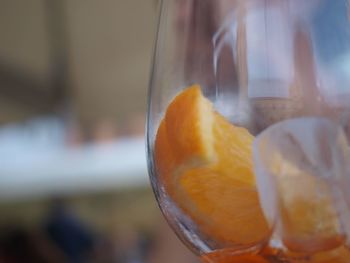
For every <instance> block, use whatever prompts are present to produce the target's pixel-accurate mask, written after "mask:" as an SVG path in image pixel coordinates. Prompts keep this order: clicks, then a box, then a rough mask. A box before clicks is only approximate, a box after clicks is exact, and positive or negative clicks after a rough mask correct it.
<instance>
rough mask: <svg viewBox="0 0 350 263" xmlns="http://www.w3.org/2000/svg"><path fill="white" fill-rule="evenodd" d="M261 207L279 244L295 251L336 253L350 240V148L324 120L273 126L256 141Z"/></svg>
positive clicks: (317, 119) (336, 126)
mask: <svg viewBox="0 0 350 263" xmlns="http://www.w3.org/2000/svg"><path fill="white" fill-rule="evenodd" d="M253 153H254V165H255V174H256V178H257V185H258V190H259V196H260V202H261V206H262V208H263V210H264V213H265V216H266V218H267V219H268V221H269V224H270V226H271V227H274V229H275V233H274V236H275V237H277V240H280V241H282V242H283V244H284V245H285V246H286V247H287V248H288V249H290V250H292V251H297V252H316V251H321V250H325V249H332V248H335V247H338V246H340V245H341V244H343V243H344V241H345V239H346V236H350V235H349V234H350V231H349V230H350V227H349V224H350V212H349V205H348V204H349V203H350V199H349V195H350V194H349V192H350V183H349V182H350V179H349V176H350V174H349V171H350V169H349V161H350V159H349V146H348V143H347V139H346V137H345V134H344V132H343V130H342V128H341V127H340V126H338V125H336V124H335V123H333V122H331V121H329V120H327V119H324V118H298V119H291V120H287V121H283V122H280V123H278V124H275V125H273V126H271V127H270V128H268V129H267V130H265V131H264V132H263V133H262V134H260V135H259V136H258V137H257V138H256V140H255V142H254V150H253Z"/></svg>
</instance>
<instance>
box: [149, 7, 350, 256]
mask: <svg viewBox="0 0 350 263" xmlns="http://www.w3.org/2000/svg"><path fill="white" fill-rule="evenodd" d="M193 84H196V85H197V87H200V90H201V93H202V94H203V96H204V97H205V98H206V99H208V100H209V101H210V102H211V103H212V105H213V107H214V109H215V111H216V112H218V113H219V114H220V115H221V116H223V117H224V118H225V119H226V120H227V121H229V122H230V123H232V124H233V125H234V126H235V127H242V128H244V129H245V130H246V131H248V132H249V134H251V135H252V136H254V137H255V136H258V138H261V139H263V138H267V137H266V136H267V135H269V134H266V136H265V137H263V136H260V135H261V134H264V132H268V131H269V130H270V127H272V126H274V125H276V124H277V125H278V124H281V125H283V123H284V122H285V121H288V120H294V121H295V122H294V124H293V125H299V123H300V125H301V127H302V128H303V129H304V130H305V132H306V133H308V132H310V131H311V130H313V129H315V127H316V126H308V125H309V124H310V123H311V124H312V123H314V121H315V120H316V122H315V123H316V124H317V125H320V123H324V121H325V120H329V121H330V123H331V124H329V123H326V124H325V125H326V126H317V127H322V129H323V128H324V127H326V128H325V129H326V130H327V129H328V128H329V129H330V130H332V127H336V129H337V131H338V130H339V134H340V135H339V136H340V137H341V138H343V137H344V138H345V139H344V138H343V139H344V140H345V141H346V140H347V137H348V136H349V130H348V125H349V120H350V115H349V114H350V22H349V6H348V2H347V1H345V0H335V1H327V0H309V1H305V0H283V1H281V0H163V1H162V2H161V15H160V20H159V25H158V36H157V42H156V48H155V55H154V63H153V71H152V78H151V83H150V92H149V101H148V121H147V155H148V163H149V173H150V179H151V183H152V187H153V189H154V192H155V196H156V199H157V201H158V204H159V206H160V209H161V210H162V212H163V214H164V216H165V218H166V219H167V221H168V223H169V225H170V226H171V227H172V229H173V230H174V231H175V233H176V234H177V235H178V237H179V238H180V239H181V240H182V241H183V242H184V243H185V244H186V245H187V246H188V247H189V249H191V250H192V251H193V252H194V253H196V254H197V255H200V256H201V257H202V259H203V260H207V261H208V262H230V261H229V260H230V258H236V260H237V261H234V262H250V261H249V259H250V257H254V255H257V254H260V255H262V256H261V257H260V256H259V259H256V260H261V261H251V262H291V261H289V260H290V259H291V258H299V259H298V260H303V261H300V262H350V254H348V251H347V250H346V248H345V245H344V242H346V233H347V231H346V229H347V228H346V226H343V225H341V224H342V223H341V222H340V223H339V224H340V225H341V226H339V229H341V230H339V233H338V232H337V234H339V236H337V237H339V240H340V241H339V243H337V245H334V246H333V245H330V246H328V247H327V246H326V245H325V246H320V247H318V248H319V249H315V246H314V247H312V248H310V247H308V246H307V245H304V246H303V245H300V244H299V243H298V244H299V246H294V247H293V245H288V244H287V245H286V244H285V243H283V242H284V239H283V238H282V239H281V238H279V237H278V233H279V232H278V229H279V228H281V229H282V228H283V227H284V226H285V221H283V220H284V219H283V220H282V219H280V220H279V219H278V220H276V219H275V218H274V219H271V220H272V221H271V220H270V219H269V218H268V217H269V215H267V214H266V213H268V211H266V206H269V204H268V201H267V200H266V199H264V200H261V199H262V198H263V197H264V194H261V192H259V191H261V188H262V187H259V186H258V189H257V191H258V192H259V203H260V205H261V209H262V210H263V214H264V216H265V217H267V219H266V221H268V222H267V223H266V224H267V225H268V227H267V228H268V230H267V231H261V233H262V234H261V235H258V234H256V233H255V234H254V233H252V231H253V232H254V229H253V230H252V227H248V228H250V229H246V230H245V228H247V227H245V226H247V225H249V224H250V223H249V222H248V221H250V220H253V221H254V220H257V221H258V219H256V218H252V219H250V218H247V221H246V222H242V221H237V220H236V219H237V218H235V216H234V215H233V216H232V222H235V223H234V224H236V226H232V227H231V224H227V225H225V224H224V223H227V222H229V221H224V220H221V219H220V217H222V215H223V214H221V213H226V212H222V211H224V210H225V209H224V208H222V203H221V202H220V198H219V197H216V198H217V201H216V204H217V211H219V212H218V213H217V214H216V215H215V212H212V213H207V214H205V216H204V217H203V218H201V219H199V217H197V214H196V213H197V212H198V213H199V214H200V213H201V211H197V210H198V209H197V208H196V209H197V210H196V209H194V210H193V211H192V210H191V209H190V208H188V207H187V208H186V207H184V206H183V205H181V204H179V201H178V200H179V199H178V198H174V196H173V192H174V191H175V192H176V191H177V190H174V189H169V187H168V186H167V185H166V183H165V182H164V180H162V178H161V177H162V176H161V175H160V172H159V167H158V166H159V163H157V162H156V161H155V141H156V137H157V133H158V131H159V127H160V125H161V123H162V120H163V119H164V115H165V112H166V110H167V108H168V107H169V104H170V103H171V102H172V101H173V100H174V98H175V97H176V96H177V95H178V94H180V93H181V92H183V91H184V90H186V89H187V87H189V86H191V85H193ZM179 114H183V115H186V114H187V112H186V111H182V113H179ZM180 117H181V116H180ZM318 121H320V122H318ZM304 123H305V125H304ZM293 125H290V127H292V128H291V129H294V128H293V127H294V126H293ZM288 127H289V126H288ZM307 127H311V128H310V129H307ZM276 130H277V131H279V129H277V128H275V129H274V132H276ZM177 132H178V133H179V134H180V133H181V130H179V131H177ZM337 134H338V133H337ZM276 136H277V137H278V136H279V135H278V134H277V135H276ZM342 136H343V137H342ZM277 137H276V138H277ZM322 138H323V139H322V140H321V141H324V140H325V139H324V138H325V137H322ZM337 138H338V137H337ZM271 141H273V140H271ZM175 143H176V142H175V141H169V144H170V147H171V145H172V144H175ZM270 143H272V142H270ZM329 145H330V146H329V147H333V143H329ZM272 148H273V147H271V149H272ZM327 149H328V148H327ZM327 149H325V150H324V151H325V153H326V154H328V151H331V150H329V149H328V150H327ZM242 151H243V149H242ZM344 154H345V155H346V153H344ZM257 158H258V157H257ZM158 162H160V163H162V158H159V159H158ZM164 162H165V161H164ZM255 166H256V164H255ZM255 171H257V170H256V169H255ZM203 176H205V175H203ZM264 180H265V179H264V177H263V179H260V181H261V182H262V184H264ZM266 181H268V179H267V178H266ZM301 184H302V183H301ZM212 185H213V186H212V187H213V188H215V181H213V182H212ZM299 186H300V185H298V184H296V185H293V187H296V188H298V187H299ZM321 188H322V187H321ZM303 189H304V190H305V189H306V192H307V191H308V188H307V187H306V188H305V187H304V188H303ZM179 191H180V190H179ZM310 191H311V192H312V190H310ZM317 191H318V190H317ZM320 191H321V190H320ZM339 191H340V190H339ZM335 192H337V189H336V190H335ZM181 194H182V195H183V193H181ZM222 194H223V196H225V193H222ZM249 194H251V193H249V191H247V195H249ZM240 195H241V194H240ZM234 198H235V196H232V199H234ZM311 198H313V197H311ZM191 201H193V200H188V202H191ZM210 201H212V200H211V199H210ZM213 202H214V201H213ZM214 203H215V202H214ZM266 203H267V204H266ZM330 207H333V204H332V205H331V206H330ZM345 207H346V208H344V209H345V210H347V209H348V207H347V205H346V204H345ZM304 208H305V207H304ZM304 208H303V209H304ZM211 209H212V210H215V209H216V207H211ZM220 209H221V210H220ZM222 209H223V210H222ZM310 209H311V210H314V211H318V206H317V204H316V203H313V206H311V207H309V210H310ZM199 210H200V209H199ZM267 210H268V209H267ZM305 210H307V209H305ZM321 210H322V209H321ZM194 211H195V212H194ZM196 211H197V212H196ZM220 211H221V212H220ZM227 213H228V214H230V212H229V211H228V212H227ZM305 213H307V212H305ZM315 213H316V212H315ZM320 213H321V212H320ZM327 213H328V212H327ZM230 215H231V214H230ZM238 216H239V215H237V217H238ZM277 216H280V217H281V214H279V215H277ZM215 217H217V218H215ZM299 217H300V216H299ZM306 217H307V215H306V216H305V219H303V218H302V219H300V220H301V221H303V222H308V223H305V224H309V223H310V222H311V223H314V224H317V222H316V220H314V221H312V220H311V221H308V219H307V218H306ZM322 218H323V220H326V219H327V217H322ZM325 218H326V219H325ZM298 220H299V219H298ZM213 221H215V222H218V224H221V226H220V231H221V230H222V231H223V233H224V232H225V230H226V229H227V233H230V231H232V233H231V234H232V235H234V233H235V231H241V232H242V231H243V234H242V233H241V232H240V234H241V235H242V236H246V237H247V238H246V239H244V240H243V239H241V240H239V239H237V238H226V237H225V238H221V237H222V235H225V234H222V235H221V237H219V235H216V234H217V230H218V228H214V230H213V229H211V230H208V229H209V228H208V227H207V226H208V225H210V224H212V222H213ZM279 221H283V222H282V223H278V222H279ZM291 221H293V220H291ZM321 221H322V220H321ZM237 222H238V223H239V224H237ZM293 222H294V221H293ZM298 222H299V221H298ZM260 223H261V222H260ZM311 223H310V224H311ZM318 223H321V224H322V222H318ZM323 223H324V225H327V223H325V222H323ZM213 224H214V223H213ZM257 224H259V223H257ZM261 224H262V225H264V224H265V223H261ZM345 225H346V224H345ZM237 227H238V228H241V229H240V230H237ZM303 227H305V225H303ZM312 227H313V230H315V229H316V226H312ZM317 227H318V226H317ZM277 228H278V229H277ZM317 229H319V231H322V227H319V228H317ZM244 231H246V232H244ZM296 231H297V230H296ZM255 232H256V231H255ZM315 232H316V231H315ZM237 233H238V232H237ZM276 233H277V234H276ZM303 234H305V233H303ZM313 234H315V233H313ZM237 235H238V234H237ZM250 236H252V238H250ZM253 236H254V237H253ZM313 238H314V239H309V241H310V240H316V239H318V238H315V236H313ZM306 240H307V239H306ZM327 240H328V239H327ZM240 241H241V242H240ZM328 241H329V240H328ZM291 242H292V241H291ZM310 242H311V241H310ZM315 242H316V241H315ZM332 242H333V241H332V240H331V241H329V243H327V244H330V243H332ZM316 243H317V242H316ZM319 243H320V242H319ZM322 244H323V243H322ZM332 244H333V243H332ZM295 247H297V248H295ZM294 248H295V249H294ZM326 250H329V251H332V252H330V253H331V255H329V254H327V253H326V252H324V251H326ZM334 251H336V252H334ZM339 251H340V252H339ZM322 253H326V255H324V254H322ZM208 255H214V256H208ZM242 255H244V256H245V257H246V258H245V261H244V258H242V259H241V261H239V258H238V257H239V256H241V257H242ZM334 255H336V256H334ZM339 255H340V256H339ZM331 256H334V257H335V258H332V260H333V261H317V260H322V259H324V257H331ZM220 260H221V261H220ZM225 260H226V261H225ZM263 260H265V261H263ZM283 260H284V261H283ZM342 260H343V261H342Z"/></svg>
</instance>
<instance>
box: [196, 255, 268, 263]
mask: <svg viewBox="0 0 350 263" xmlns="http://www.w3.org/2000/svg"><path fill="white" fill-rule="evenodd" d="M202 261H203V263H269V261H267V260H266V259H264V258H263V257H261V256H258V255H239V256H232V255H228V256H223V255H220V254H218V255H215V254H213V255H206V256H204V257H202Z"/></svg>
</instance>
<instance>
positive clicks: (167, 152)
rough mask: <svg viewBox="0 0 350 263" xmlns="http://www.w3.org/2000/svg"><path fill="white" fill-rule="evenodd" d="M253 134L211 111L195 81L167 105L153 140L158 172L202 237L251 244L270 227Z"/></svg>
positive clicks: (268, 231)
mask: <svg viewBox="0 0 350 263" xmlns="http://www.w3.org/2000/svg"><path fill="white" fill-rule="evenodd" d="M252 142H253V136H252V135H250V134H249V132H248V131H247V130H246V129H244V128H239V127H235V126H233V125H232V124H230V123H229V122H228V121H226V120H225V119H224V118H223V117H222V116H220V115H219V114H218V113H216V112H215V111H214V110H213V107H212V104H211V103H210V102H209V101H208V100H207V99H206V98H204V97H203V95H202V93H201V91H200V88H199V87H198V86H192V87H190V88H188V89H186V90H184V91H183V92H182V93H180V94H179V95H178V96H177V97H176V98H175V99H174V100H173V102H172V103H171V104H170V105H169V107H168V109H167V111H166V114H165V118H164V119H163V120H162V121H161V124H160V126H159V129H158V133H157V136H156V141H155V162H156V166H157V169H158V175H159V177H160V179H161V182H162V183H163V185H164V187H165V189H166V191H167V193H168V194H169V196H170V197H171V198H172V199H173V200H174V201H175V202H176V204H177V205H178V206H179V207H180V208H181V209H182V210H183V211H184V212H185V213H186V214H187V215H189V216H190V217H191V219H192V220H193V221H194V222H195V223H196V225H197V226H198V228H199V230H200V231H201V232H202V233H203V234H204V235H206V236H208V237H210V238H212V239H214V240H215V241H217V242H220V243H223V244H230V245H232V246H237V247H239V246H247V245H249V246H250V245H255V244H257V243H260V242H263V241H265V240H267V239H268V237H269V233H270V230H269V228H268V226H267V222H266V220H265V218H264V216H263V213H262V210H261V208H260V205H259V199H258V193H257V190H256V186H255V177H254V174H253V170H252V169H253V164H252V150H251V149H252Z"/></svg>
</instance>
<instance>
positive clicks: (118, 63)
mask: <svg viewBox="0 0 350 263" xmlns="http://www.w3.org/2000/svg"><path fill="white" fill-rule="evenodd" d="M158 2H159V1H156V0H103V1H96V0H69V1H68V0H26V1H23V0H0V40H1V41H0V262H1V263H4V262H6V263H7V262H10V263H12V262H126V263H129V262H132V263H139V262H152V263H157V262H169V263H171V262H196V260H195V259H194V258H193V256H191V254H190V252H189V251H188V250H187V249H186V248H184V246H183V245H182V244H181V243H180V242H179V241H178V239H177V238H176V237H175V236H174V234H173V233H172V232H171V231H170V230H169V228H168V227H167V225H166V224H165V222H164V221H163V218H162V217H161V215H160V212H159V209H158V207H157V205H156V202H155V199H154V197H153V193H152V191H151V189H150V185H149V182H148V174H147V166H146V157H145V147H144V126H145V111H146V101H147V89H148V81H149V72H150V65H151V57H152V49H153V43H154V37H155V31H156V21H157V17H158V8H159V3H158Z"/></svg>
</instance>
